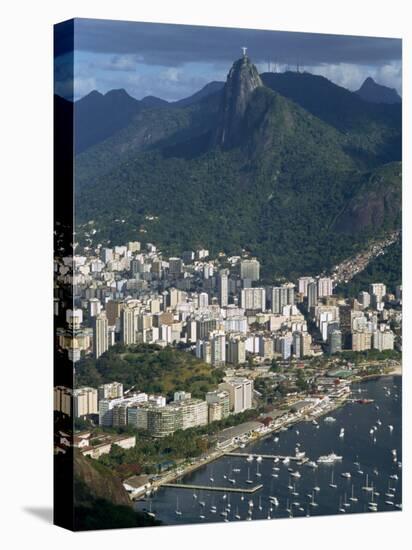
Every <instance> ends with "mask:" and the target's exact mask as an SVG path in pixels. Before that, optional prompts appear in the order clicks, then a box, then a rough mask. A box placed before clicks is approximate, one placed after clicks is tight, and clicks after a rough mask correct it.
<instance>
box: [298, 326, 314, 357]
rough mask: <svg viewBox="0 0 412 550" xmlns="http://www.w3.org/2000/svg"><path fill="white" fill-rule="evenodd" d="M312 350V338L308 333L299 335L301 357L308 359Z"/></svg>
mask: <svg viewBox="0 0 412 550" xmlns="http://www.w3.org/2000/svg"><path fill="white" fill-rule="evenodd" d="M311 350H312V336H311V335H310V334H309V333H308V332H302V333H301V335H300V351H301V357H308V356H309V355H310V354H311Z"/></svg>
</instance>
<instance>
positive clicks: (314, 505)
mask: <svg viewBox="0 0 412 550" xmlns="http://www.w3.org/2000/svg"><path fill="white" fill-rule="evenodd" d="M309 504H310V506H312V507H313V508H316V507H317V506H318V503H317V502H315V491H312V500H311V501H310V503H309Z"/></svg>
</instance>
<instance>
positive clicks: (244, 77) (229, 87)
mask: <svg viewBox="0 0 412 550" xmlns="http://www.w3.org/2000/svg"><path fill="white" fill-rule="evenodd" d="M259 86H263V83H262V80H261V78H260V76H259V73H258V70H257V69H256V67H255V65H254V64H253V63H252V62H251V61H250V59H249V57H248V56H247V55H243V56H242V57H241V58H240V59H238V60H237V61H235V62H234V63H233V65H232V68H231V69H230V71H229V74H228V76H227V80H226V84H225V87H224V92H223V98H222V104H221V113H220V124H219V128H218V133H217V143H218V145H222V146H230V145H233V144H235V143H236V142H237V141H239V137H240V135H239V134H240V132H241V127H242V122H243V117H244V114H245V111H246V108H247V106H248V103H249V100H250V97H251V95H252V94H253V92H254V90H255V89H256V88H258V87H259Z"/></svg>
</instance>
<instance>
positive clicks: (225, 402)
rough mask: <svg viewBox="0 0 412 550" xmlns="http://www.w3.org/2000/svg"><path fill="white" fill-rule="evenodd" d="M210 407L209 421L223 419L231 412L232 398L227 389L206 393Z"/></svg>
mask: <svg viewBox="0 0 412 550" xmlns="http://www.w3.org/2000/svg"><path fill="white" fill-rule="evenodd" d="M206 403H207V404H208V408H209V422H213V421H214V420H222V419H223V418H226V417H227V416H229V414H230V398H229V393H228V392H227V391H219V390H215V391H211V392H208V393H207V394H206Z"/></svg>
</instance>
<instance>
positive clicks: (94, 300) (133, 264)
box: [55, 241, 402, 437]
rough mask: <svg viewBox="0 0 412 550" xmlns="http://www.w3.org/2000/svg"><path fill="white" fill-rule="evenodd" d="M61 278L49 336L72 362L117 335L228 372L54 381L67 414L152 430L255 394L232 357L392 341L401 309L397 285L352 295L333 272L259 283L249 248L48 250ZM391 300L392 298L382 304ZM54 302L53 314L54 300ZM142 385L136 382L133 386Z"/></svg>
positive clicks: (167, 430)
mask: <svg viewBox="0 0 412 550" xmlns="http://www.w3.org/2000/svg"><path fill="white" fill-rule="evenodd" d="M55 271H56V277H57V280H58V281H59V283H62V284H63V285H64V284H68V285H71V286H72V287H73V289H74V291H75V296H74V304H75V305H74V307H73V308H72V309H69V310H67V311H66V312H65V322H64V323H62V324H64V326H61V327H60V328H59V329H58V330H57V335H56V337H57V341H58V342H57V343H58V347H59V348H60V349H61V350H65V351H66V352H67V353H68V355H69V358H70V359H71V360H72V361H73V362H74V364H75V365H76V363H77V361H79V360H80V359H81V358H82V357H87V356H92V357H94V358H96V359H98V358H99V357H100V356H101V355H102V354H104V353H105V352H106V351H107V350H108V349H109V348H110V347H111V346H113V345H115V344H116V343H122V344H124V345H133V344H140V343H147V344H157V345H158V346H161V347H165V346H173V345H177V344H179V345H180V347H183V348H185V349H186V351H187V352H188V353H193V354H195V355H196V357H198V358H199V359H201V360H203V361H204V362H206V363H209V364H210V365H212V366H213V367H216V368H221V369H228V368H231V369H232V374H231V375H230V376H226V378H225V379H224V380H225V381H224V382H223V383H221V384H220V385H219V387H218V388H217V389H216V391H213V392H208V393H207V394H206V395H205V397H204V399H194V398H192V397H191V395H190V394H187V393H185V392H176V394H175V395H174V399H173V400H172V401H169V402H166V398H165V397H164V396H158V395H148V394H146V393H144V391H142V392H140V393H136V392H135V393H130V392H129V393H126V392H125V393H124V392H123V387H122V385H121V384H118V383H115V382H113V383H112V384H104V385H102V386H100V387H99V388H87V387H85V388H79V389H76V390H74V391H71V390H68V389H67V388H63V387H56V388H55V409H56V410H58V411H60V412H63V413H65V414H73V415H74V416H75V417H87V416H89V415H97V416H98V421H99V424H100V425H102V426H126V425H133V426H135V427H136V428H140V429H144V430H146V431H148V432H149V433H150V434H152V435H153V436H154V437H163V436H165V435H168V434H171V433H173V432H174V431H176V430H178V429H186V428H190V427H194V426H202V425H206V424H207V423H208V422H213V421H215V420H220V419H222V418H225V416H227V415H228V414H230V413H235V414H236V413H239V412H242V411H244V410H246V409H249V408H251V407H252V406H253V404H252V397H253V381H252V380H250V379H249V378H237V377H236V376H233V368H234V367H237V366H239V365H240V366H241V365H246V364H248V365H250V364H253V365H260V364H268V363H269V362H271V361H272V360H273V359H279V360H281V361H284V362H290V361H291V360H299V359H302V358H310V357H311V356H315V355H320V354H322V353H329V354H336V353H339V352H340V351H342V350H343V349H350V350H353V351H364V350H368V349H376V350H379V351H383V350H390V349H393V348H394V345H395V335H394V333H393V331H392V329H391V323H392V321H399V319H400V316H401V313H400V311H399V307H397V306H399V304H401V303H402V288H401V287H398V288H397V289H396V294H395V295H392V294H389V293H388V292H387V289H386V287H385V285H384V284H382V283H374V284H371V285H370V287H369V289H368V291H362V292H360V293H359V295H358V296H357V298H356V299H350V300H348V299H343V298H341V297H339V296H337V295H335V294H334V285H335V280H334V278H332V277H327V276H317V277H309V276H305V277H300V278H299V279H298V280H297V281H295V282H290V281H286V282H283V283H279V284H275V285H269V286H268V285H264V284H261V283H260V280H261V277H260V263H259V261H258V260H257V259H255V258H250V257H241V256H231V257H227V256H226V255H224V254H223V253H222V254H219V255H218V256H217V257H216V258H211V257H210V255H209V251H208V250H205V249H200V250H197V251H190V250H189V251H184V252H183V253H182V254H181V256H180V257H168V258H164V257H163V254H162V252H161V251H160V250H158V249H157V247H156V246H155V245H153V244H150V243H149V244H146V245H145V246H144V247H142V246H141V244H140V242H138V241H134V242H129V243H128V244H127V245H124V246H115V247H113V248H107V247H102V246H99V247H98V248H97V249H95V250H89V251H87V254H85V255H83V256H74V258H63V259H61V260H56V264H55ZM392 305H393V306H394V307H391V306H392ZM55 314H56V315H57V316H60V317H59V318H61V312H60V311H59V301H58V300H57V299H56V302H55ZM143 390H144V388H143Z"/></svg>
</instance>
